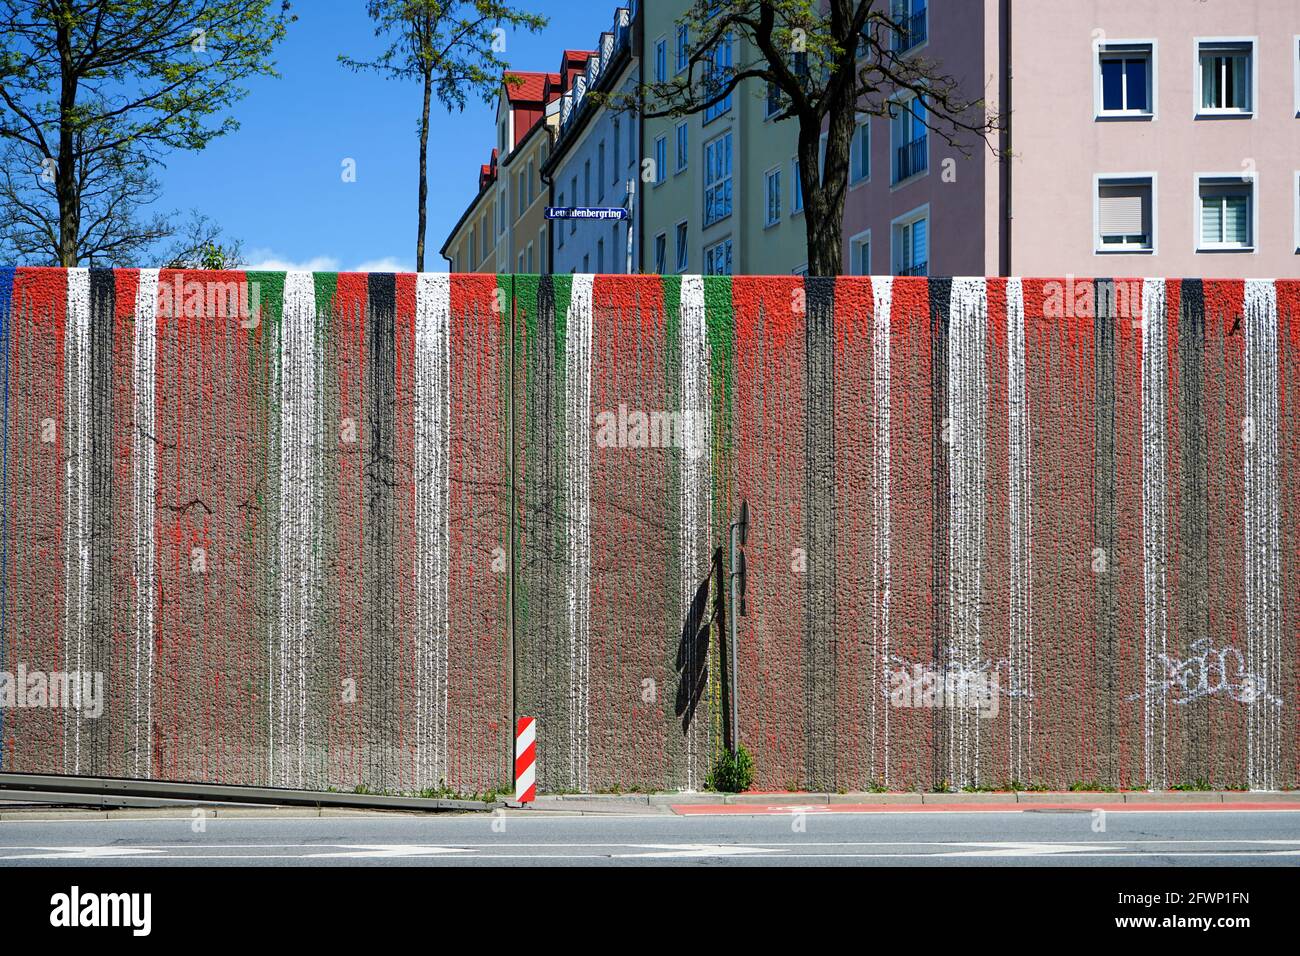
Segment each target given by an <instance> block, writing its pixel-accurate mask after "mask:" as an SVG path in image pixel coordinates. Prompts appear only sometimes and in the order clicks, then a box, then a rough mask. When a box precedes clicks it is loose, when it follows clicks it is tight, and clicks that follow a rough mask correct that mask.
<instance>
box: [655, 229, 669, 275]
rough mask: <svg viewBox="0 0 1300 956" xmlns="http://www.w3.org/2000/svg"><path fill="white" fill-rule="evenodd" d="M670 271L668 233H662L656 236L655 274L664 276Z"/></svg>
mask: <svg viewBox="0 0 1300 956" xmlns="http://www.w3.org/2000/svg"><path fill="white" fill-rule="evenodd" d="M667 271H668V233H666V232H661V233H659V235H657V236H655V274H656V275H663V274H664V273H666V272H667Z"/></svg>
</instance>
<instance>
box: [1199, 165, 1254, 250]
mask: <svg viewBox="0 0 1300 956" xmlns="http://www.w3.org/2000/svg"><path fill="white" fill-rule="evenodd" d="M1196 194H1197V199H1198V202H1199V204H1200V232H1201V237H1200V242H1199V243H1198V244H1197V249H1198V251H1220V250H1227V251H1232V250H1249V249H1254V248H1255V178H1254V176H1253V175H1247V176H1242V175H1241V174H1236V175H1231V174H1229V175H1222V176H1198V177H1197V180H1196Z"/></svg>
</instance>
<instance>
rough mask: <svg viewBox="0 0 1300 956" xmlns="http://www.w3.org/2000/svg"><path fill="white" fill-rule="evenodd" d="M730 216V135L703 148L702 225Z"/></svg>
mask: <svg viewBox="0 0 1300 956" xmlns="http://www.w3.org/2000/svg"><path fill="white" fill-rule="evenodd" d="M730 215H731V133H730V132H726V133H723V134H722V135H721V136H719V137H718V138H717V139H715V140H713V141H712V142H711V143H708V144H707V145H705V147H704V225H705V226H711V225H713V224H714V223H715V222H718V221H719V220H722V219H725V218H727V216H730Z"/></svg>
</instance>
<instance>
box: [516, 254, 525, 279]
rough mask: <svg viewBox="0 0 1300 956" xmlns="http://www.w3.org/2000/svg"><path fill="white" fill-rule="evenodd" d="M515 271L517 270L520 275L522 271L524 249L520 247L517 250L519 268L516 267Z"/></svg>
mask: <svg viewBox="0 0 1300 956" xmlns="http://www.w3.org/2000/svg"><path fill="white" fill-rule="evenodd" d="M515 271H516V272H518V273H519V274H520V275H522V274H523V272H524V251H523V250H522V249H520V250H519V268H518V269H516V270H515Z"/></svg>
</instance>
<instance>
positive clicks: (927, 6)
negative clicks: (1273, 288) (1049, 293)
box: [844, 0, 1300, 278]
mask: <svg viewBox="0 0 1300 956" xmlns="http://www.w3.org/2000/svg"><path fill="white" fill-rule="evenodd" d="M896 2H897V4H898V6H899V8H902V10H903V12H905V13H906V14H907V15H908V16H909V17H910V18H911V22H912V23H913V30H912V31H911V33H910V35H909V36H908V37H906V38H904V39H902V40H901V41H900V45H901V46H902V47H904V48H909V47H910V49H907V50H906V52H905V53H904V55H906V56H918V57H923V58H925V59H930V60H935V61H937V62H939V63H940V64H941V66H942V69H943V71H944V72H945V73H948V74H950V75H952V76H954V77H955V78H957V79H958V80H959V81H960V82H961V84H962V85H963V88H964V89H965V90H967V91H968V95H969V96H972V97H975V96H981V95H982V96H983V97H984V98H985V100H986V101H987V102H988V104H989V106H990V108H991V109H994V110H1000V109H1003V108H1008V107H1009V109H1010V116H1011V119H1010V123H1009V124H1008V128H1007V129H1006V130H1005V132H1004V133H1003V134H1002V135H1001V137H1000V138H999V139H998V140H997V141H996V142H995V143H994V145H995V146H996V147H997V148H998V149H999V150H1009V151H1010V156H1011V159H1010V161H1009V162H1008V161H1001V160H1000V159H999V158H998V155H997V154H996V153H995V151H994V150H992V149H990V148H989V147H988V146H987V145H985V144H982V143H980V142H979V141H978V140H971V139H969V138H968V139H967V140H966V141H965V142H964V143H963V144H962V145H963V146H964V148H954V147H952V146H949V145H948V144H947V143H946V142H944V140H943V138H942V137H941V136H939V135H937V134H936V133H935V132H933V131H926V130H925V129H924V127H923V124H921V123H918V122H916V121H915V120H914V119H912V118H911V117H910V116H908V115H906V114H907V113H908V111H904V110H899V111H898V112H899V113H900V114H902V115H900V118H896V119H894V120H890V119H887V118H882V117H873V118H871V120H870V122H869V124H865V125H867V126H868V127H869V128H868V129H867V130H866V131H863V130H861V129H860V130H859V135H858V136H857V137H855V142H854V156H855V158H854V161H853V164H852V171H851V176H850V190H849V193H848V199H847V203H846V209H845V223H844V239H845V241H844V255H845V268H846V271H848V272H851V273H864V272H872V273H876V274H886V273H892V274H929V275H980V274H986V275H994V274H1002V275H1008V274H1015V275H1059V274H1062V273H1073V274H1078V275H1117V276H1141V275H1175V276H1176V275H1185V276H1203V277H1207V278H1213V277H1273V276H1276V277H1286V276H1294V275H1297V274H1300V2H1297V0H1236V2H1231V3H1224V2H1201V0H1187V2H1178V3H1172V2H1170V0H1087V2H1084V0H1080V2H1070V3H1056V2H1051V3H1045V2H1042V0H896ZM981 91H982V92H981ZM910 112H912V113H915V112H918V111H917V110H916V109H915V108H914V107H913V108H912V109H911V110H910ZM864 119H865V117H864ZM860 155H867V156H869V162H863V161H862V160H860V159H859V158H858V157H859V156H860Z"/></svg>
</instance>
